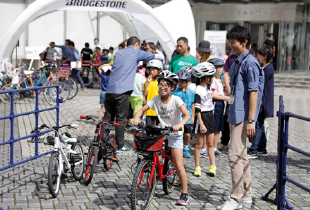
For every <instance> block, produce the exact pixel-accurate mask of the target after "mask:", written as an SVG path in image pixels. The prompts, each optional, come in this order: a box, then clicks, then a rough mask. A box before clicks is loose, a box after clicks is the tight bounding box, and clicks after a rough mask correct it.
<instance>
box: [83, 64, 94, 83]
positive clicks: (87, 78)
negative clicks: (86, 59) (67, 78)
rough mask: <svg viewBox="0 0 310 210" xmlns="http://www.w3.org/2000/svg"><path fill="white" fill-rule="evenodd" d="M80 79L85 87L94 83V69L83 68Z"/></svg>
mask: <svg viewBox="0 0 310 210" xmlns="http://www.w3.org/2000/svg"><path fill="white" fill-rule="evenodd" d="M81 77H82V80H83V82H84V84H85V86H86V87H90V86H91V85H92V84H93V82H94V69H92V68H88V67H83V68H82V70H81Z"/></svg>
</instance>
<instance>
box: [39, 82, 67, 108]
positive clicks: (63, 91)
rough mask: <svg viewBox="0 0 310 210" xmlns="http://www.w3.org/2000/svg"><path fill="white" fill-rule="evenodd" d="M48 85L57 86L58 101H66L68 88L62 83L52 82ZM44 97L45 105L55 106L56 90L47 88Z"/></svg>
mask: <svg viewBox="0 0 310 210" xmlns="http://www.w3.org/2000/svg"><path fill="white" fill-rule="evenodd" d="M50 85H59V99H62V100H63V102H64V101H65V100H67V99H68V97H69V95H70V88H69V87H68V85H66V83H64V82H59V81H58V82H53V83H51V84H50ZM44 97H45V100H46V101H47V103H49V104H50V105H56V99H57V88H55V87H53V88H47V89H46V91H45V92H44Z"/></svg>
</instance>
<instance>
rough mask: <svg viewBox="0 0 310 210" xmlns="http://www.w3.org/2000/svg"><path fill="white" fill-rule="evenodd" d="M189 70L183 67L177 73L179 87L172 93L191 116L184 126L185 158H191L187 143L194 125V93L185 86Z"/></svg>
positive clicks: (188, 77) (189, 77)
mask: <svg viewBox="0 0 310 210" xmlns="http://www.w3.org/2000/svg"><path fill="white" fill-rule="evenodd" d="M189 70H191V67H189V66H185V67H182V68H181V69H180V70H179V71H178V73H177V76H178V78H179V87H178V88H177V89H176V90H175V91H173V95H176V96H179V97H180V98H181V99H182V100H183V102H184V103H185V106H186V109H187V110H188V111H189V114H190V116H191V119H190V120H189V121H188V122H187V123H186V124H185V125H184V134H183V144H184V147H183V155H184V156H185V157H187V158H190V157H191V154H190V153H189V151H190V148H189V143H190V140H191V133H192V124H193V123H194V116H195V105H194V96H195V92H194V91H192V90H191V89H189V88H188V87H187V84H188V82H189V80H190V79H191V75H190V73H189ZM183 118H184V117H183Z"/></svg>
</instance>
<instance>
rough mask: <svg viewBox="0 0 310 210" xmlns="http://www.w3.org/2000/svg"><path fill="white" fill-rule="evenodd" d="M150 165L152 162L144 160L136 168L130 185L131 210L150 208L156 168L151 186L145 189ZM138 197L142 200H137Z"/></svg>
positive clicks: (149, 173) (150, 168) (150, 169)
mask: <svg viewBox="0 0 310 210" xmlns="http://www.w3.org/2000/svg"><path fill="white" fill-rule="evenodd" d="M152 165H153V160H146V159H144V160H142V161H141V162H140V163H139V165H138V166H137V170H136V172H135V175H134V178H133V180H132V185H131V195H130V201H131V209H132V210H136V209H143V210H145V209H148V208H149V207H150V204H151V200H152V198H153V195H154V192H155V187H156V168H155V169H154V173H153V178H152V183H151V186H150V188H149V189H147V186H148V184H149V178H150V175H151V172H152ZM142 172H143V173H142ZM141 176H142V177H141ZM143 181H144V182H143ZM143 189H145V190H146V192H145V193H144V192H142V191H143ZM147 191H148V193H147ZM138 196H142V198H141V199H138ZM144 196H145V198H144ZM143 202H145V203H144V204H143Z"/></svg>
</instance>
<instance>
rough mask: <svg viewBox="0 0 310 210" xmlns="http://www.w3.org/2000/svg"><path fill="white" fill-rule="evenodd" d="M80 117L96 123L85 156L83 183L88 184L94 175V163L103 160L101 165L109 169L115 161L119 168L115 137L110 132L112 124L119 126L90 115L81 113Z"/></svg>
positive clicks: (112, 127)
mask: <svg viewBox="0 0 310 210" xmlns="http://www.w3.org/2000/svg"><path fill="white" fill-rule="evenodd" d="M80 119H86V120H91V121H93V122H95V124H96V130H95V135H94V140H93V141H92V143H91V145H90V147H89V149H88V153H87V158H86V169H85V180H84V183H83V184H86V185H88V184H89V183H90V182H91V180H92V178H93V175H94V172H95V169H96V165H97V164H98V163H99V161H100V160H101V159H102V160H103V166H104V168H105V169H106V170H109V169H110V168H111V167H112V165H113V162H116V164H117V165H118V167H119V169H120V170H122V169H121V167H120V165H119V163H118V159H117V158H116V149H115V145H116V143H115V137H114V134H111V133H110V132H111V131H112V130H114V129H115V127H114V126H119V124H118V123H116V122H102V121H99V120H96V119H94V118H92V117H91V116H84V115H81V116H80Z"/></svg>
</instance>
